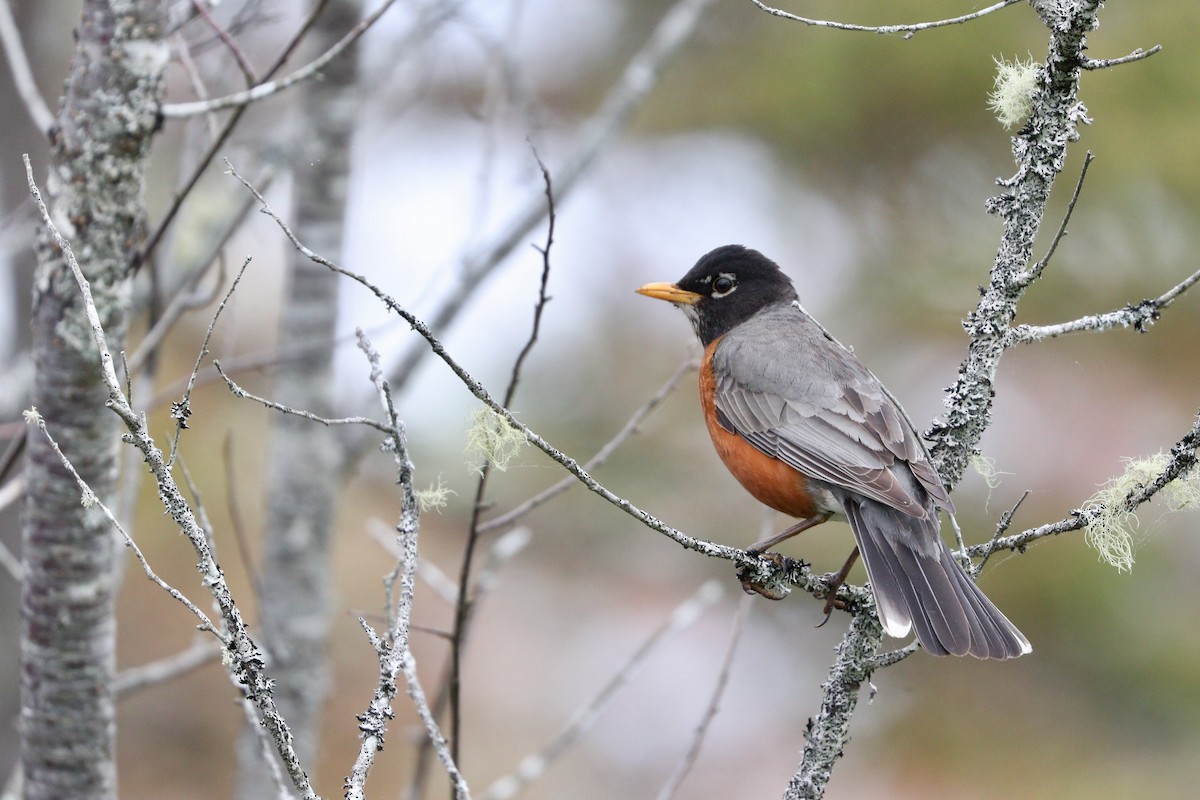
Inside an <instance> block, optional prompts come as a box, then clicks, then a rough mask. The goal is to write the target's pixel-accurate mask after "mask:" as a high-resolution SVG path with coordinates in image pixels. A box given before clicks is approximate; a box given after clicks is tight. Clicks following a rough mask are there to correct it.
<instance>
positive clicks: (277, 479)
mask: <svg viewBox="0 0 1200 800" xmlns="http://www.w3.org/2000/svg"><path fill="white" fill-rule="evenodd" d="M361 13H362V0H333V2H331V3H329V5H328V7H327V8H326V9H325V11H324V13H322V15H321V17H320V18H319V19H318V21H317V23H316V26H315V27H314V29H313V32H312V35H311V44H312V45H313V46H314V47H315V48H316V49H317V51H324V50H326V49H328V48H329V47H331V46H332V45H333V44H334V43H335V42H336V41H337V40H338V39H340V38H341V37H342V36H344V35H345V34H346V31H348V30H350V29H351V28H352V27H354V25H355V24H356V23H357V22H358V20H359V18H360V16H361ZM357 63H358V55H357V51H356V50H352V51H351V52H349V53H346V54H343V55H342V56H340V57H338V58H336V59H334V60H333V61H332V62H330V64H329V65H328V66H327V67H326V68H325V69H324V70H323V71H322V74H321V77H320V79H318V80H315V81H310V82H309V83H307V84H306V85H305V87H304V89H303V92H304V95H303V100H302V104H301V111H300V125H299V130H298V132H297V135H296V141H295V147H294V148H293V152H294V164H293V169H292V177H293V194H292V196H293V204H294V212H293V217H294V219H295V227H296V230H298V231H301V232H302V233H301V235H302V236H303V238H304V241H305V242H306V244H308V245H309V246H310V247H312V248H313V249H314V250H316V251H317V252H319V253H322V254H324V255H326V256H328V257H330V258H332V259H334V260H335V261H339V262H340V261H341V260H342V258H341V251H342V236H343V227H344V226H343V220H344V217H345V213H346V195H347V182H348V174H349V165H350V143H351V138H352V135H353V132H354V127H355V123H356V121H357V110H358V108H359V107H360V104H361V96H360V95H359V94H358V93H357V92H356V89H355V84H356V83H357V80H358V67H357ZM291 257H292V263H291V270H290V278H291V280H290V284H289V286H288V293H287V296H286V299H285V301H284V307H283V312H282V317H281V320H280V332H279V338H280V345H281V346H283V347H289V348H290V347H297V346H302V347H305V350H306V352H305V356H304V357H303V358H302V359H299V360H297V361H296V362H294V363H293V364H290V365H288V368H287V369H286V370H282V371H281V372H280V374H279V377H278V379H277V381H276V384H275V396H276V397H277V398H279V399H280V400H281V401H282V402H286V403H287V404H289V405H291V406H293V407H295V408H303V409H305V410H308V411H312V412H314V413H316V414H320V415H322V416H332V414H331V408H332V405H333V394H334V392H333V337H334V333H335V324H336V322H337V308H338V276H337V275H335V274H334V273H332V272H330V271H329V270H328V269H326V268H325V267H322V266H320V265H318V264H314V263H313V262H312V261H310V260H309V259H307V258H305V257H304V256H303V255H301V254H300V253H299V252H295V251H293V252H292V256H291ZM274 424H275V431H274V438H273V439H272V443H271V451H270V455H269V459H268V464H269V467H268V469H269V473H268V483H267V493H268V498H267V505H268V516H267V529H266V541H265V543H264V547H263V557H262V564H261V566H260V580H259V582H258V585H259V587H260V589H261V591H262V597H261V598H260V602H259V607H260V609H261V614H262V621H261V635H260V641H261V642H262V644H263V646H264V648H265V650H266V652H267V657H268V664H269V668H270V670H271V675H272V677H273V678H274V679H275V681H276V685H275V686H276V688H275V696H276V699H277V701H278V703H279V707H280V710H281V711H282V712H283V715H284V717H285V718H286V719H287V721H288V724H289V725H290V726H291V730H292V733H293V734H294V736H295V747H296V751H297V753H298V754H299V756H300V759H301V761H302V762H304V763H306V764H312V765H314V768H315V763H316V760H315V759H314V755H315V753H316V752H317V740H318V733H319V731H318V727H319V722H320V710H321V705H322V704H323V702H324V700H325V696H326V685H327V682H328V663H327V662H328V659H327V656H326V639H327V636H328V630H329V616H330V609H331V608H332V607H333V605H334V604H333V603H332V602H331V598H330V585H329V584H330V568H331V567H330V558H331V556H330V553H329V550H330V532H331V529H332V524H333V515H334V509H335V505H336V502H335V500H336V497H335V495H336V491H335V490H336V484H335V483H334V481H333V477H334V475H335V473H336V462H337V458H336V456H337V454H338V452H339V450H338V443H337V438H336V436H337V434H336V432H335V429H332V428H327V427H322V426H320V425H315V424H313V423H312V422H310V421H309V420H306V419H300V418H298V417H294V416H290V415H281V416H278V417H276V419H275V421H274ZM238 752H239V762H240V766H241V770H240V776H239V787H238V796H239V797H241V798H244V799H245V800H257V798H261V797H269V796H271V794H272V791H271V790H272V784H271V782H270V780H271V778H270V775H269V773H268V772H267V771H266V769H265V767H264V765H263V763H262V759H263V751H262V748H261V746H260V745H259V743H258V735H257V733H256V732H254V731H249V732H247V733H246V734H245V735H244V736H243V738H242V742H241V746H240V747H239V751H238Z"/></svg>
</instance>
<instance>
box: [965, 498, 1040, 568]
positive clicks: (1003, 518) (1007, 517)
mask: <svg viewBox="0 0 1200 800" xmlns="http://www.w3.org/2000/svg"><path fill="white" fill-rule="evenodd" d="M1027 497H1029V490H1028V489H1026V490H1025V491H1024V492H1023V493H1022V494H1021V496H1020V497H1019V498H1017V502H1015V503H1013V507H1012V508H1010V509H1009V510H1008V511H1005V512H1004V513H1003V514H1001V515H1000V521H999V522H997V523H996V532H995V533H994V534H993V535H992V541H991V542H989V544H988V549H987V550H986V552H985V553H984V556H983V558H982V559H980V561H979V564H978V565H976V566H975V567H974V573H975V574H976V575H978V574H979V573H980V572H982V571H983V568H984V566H985V565H986V564H987V562H988V559H989V558H991V557H992V553H994V552H996V542H998V541H1000V538H1001V537H1002V536H1004V534H1005V533H1007V532H1008V529H1009V528H1010V527H1011V526H1012V521H1013V517H1015V516H1016V514H1017V509H1019V508H1020V507H1021V504H1022V503H1024V502H1025V498H1027Z"/></svg>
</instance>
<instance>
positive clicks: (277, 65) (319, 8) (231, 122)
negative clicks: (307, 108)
mask: <svg viewBox="0 0 1200 800" xmlns="http://www.w3.org/2000/svg"><path fill="white" fill-rule="evenodd" d="M328 3H329V0H316V2H315V3H313V7H312V10H311V11H310V12H309V15H308V16H307V17H306V18H305V20H304V22H303V23H302V24H301V25H300V27H299V29H297V31H296V33H295V35H293V36H292V38H291V40H290V41H289V42H288V43H287V44H286V45H284V47H283V50H281V51H280V53H279V55H278V57H276V59H275V62H274V63H273V64H271V66H270V67H269V68H268V69H267V72H266V76H265V77H267V78H270V77H271V76H272V75H274V74H275V73H276V72H278V71H279V70H280V69H281V68H282V67H283V65H284V64H285V63H287V60H288V59H289V58H291V56H292V53H293V52H294V51H295V49H296V48H297V47H299V46H300V42H301V41H303V40H304V37H305V36H307V35H308V32H309V31H310V30H312V28H313V26H314V25H315V24H316V22H317V18H318V17H319V16H320V15H321V13H322V12H323V11H324V10H325V6H326V5H328ZM247 108H249V106H238V107H237V108H235V109H234V110H233V113H232V114H230V115H229V119H228V120H226V121H225V126H224V127H223V128H221V130H220V132H219V133H218V134H217V135H216V136H214V137H213V140H212V142H210V143H209V145H208V149H207V150H205V151H204V153H203V154H202V155H201V156H200V159H199V160H198V161H197V162H196V166H195V167H194V168H193V169H192V172H191V174H190V175H188V177H187V180H185V181H184V182H183V185H182V186H180V188H179V189H178V190H177V191H176V192H175V195H174V196H173V197H172V198H171V205H170V206H168V207H167V213H166V214H164V215H163V218H162V219H161V220H159V222H158V225H157V227H155V229H154V232H153V233H151V234H150V235H149V236H148V237H146V244H145V245H143V246H142V248H141V250H140V251H139V252H138V254H137V258H136V259H135V260H134V263H133V268H134V270H135V271H136V270H138V269H139V268H140V267H141V266H142V264H144V263H145V262H146V260H147V259H148V258H149V257H150V256H151V255H153V253H154V251H155V249H156V248H157V247H158V245H159V243H160V242H161V241H162V239H163V237H164V236H165V235H166V232H167V228H169V227H170V226H171V223H172V222H173V221H174V219H175V216H176V215H177V214H178V213H179V209H180V208H182V207H183V201H184V200H186V199H187V198H188V196H189V195H190V194H191V193H192V190H193V189H194V188H196V184H197V183H199V182H200V176H201V175H203V174H204V172H205V171H206V170H207V169H208V165H209V164H211V163H212V160H213V159H214V158H216V157H217V153H218V152H219V151H220V149H221V148H222V147H223V146H224V145H225V142H226V140H228V139H229V137H230V135H232V134H233V131H234V129H235V128H236V127H237V124H238V122H239V121H240V120H241V118H242V114H244V113H245V112H246V109H247Z"/></svg>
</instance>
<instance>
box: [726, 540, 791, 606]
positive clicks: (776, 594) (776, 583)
mask: <svg viewBox="0 0 1200 800" xmlns="http://www.w3.org/2000/svg"><path fill="white" fill-rule="evenodd" d="M746 552H747V554H748V555H751V556H756V557H759V558H763V559H765V560H767V561H770V562H771V563H772V564H774V565H775V566H776V567H778V568H779V569H780V570H781V571H782V570H786V569H787V568H788V566H789V565H790V562H791V559H789V558H787V557H786V556H781V555H780V554H779V553H760V552H757V551H751V550H747V551H746ZM737 576H738V580H740V581H741V582H742V591H744V592H745V593H746V594H759V595H762V596H763V597H765V598H767V599H768V600H782V599H783V598H785V597H787V596H788V592H789V591H790V590H789V589H788V587H787V584H785V583H784V582H782V581H781V580H779V578H778V577H775V576H772V577H770V578H769V580H766V581H764V580H763V579H762V577H763V576H762V574H761V573H760V572H758V571H757V570H755V569H754V568H753V567H750V566H743V567H740V568H739V569H738V572H737Z"/></svg>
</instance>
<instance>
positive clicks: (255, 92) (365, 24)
mask: <svg viewBox="0 0 1200 800" xmlns="http://www.w3.org/2000/svg"><path fill="white" fill-rule="evenodd" d="M395 2H396V0H384V3H383V5H381V6H380V7H379V8H377V9H376V10H375V11H374V12H372V13H371V14H370V15H368V16H367V17H364V18H363V20H362V21H361V22H359V23H358V24H357V25H355V26H354V27H353V28H351V29H350V31H349V32H348V33H347V34H346V35H345V36H343V37H342V38H341V39H340V40H338V42H337V44H335V45H334V46H333V47H331V48H329V49H328V50H326V51H325V52H324V53H322V54H321V55H319V56H317V58H315V59H313V60H312V61H311V62H309V63H308V64H306V65H305V66H303V67H301V68H300V69H298V70H296V71H295V72H293V73H291V74H290V75H288V76H286V77H283V78H280V79H279V80H276V81H267V82H266V83H260V84H259V85H257V86H255V87H253V88H250V89H246V90H245V91H241V92H234V93H233V94H228V95H225V96H224V97H214V98H212V99H211V100H197V101H195V102H191V103H167V104H165V105H163V107H162V115H163V116H164V117H166V118H168V119H177V118H180V117H194V116H196V115H197V114H207V113H209V112H212V111H219V110H220V109H222V108H235V107H238V106H246V105H249V104H251V103H254V102H256V101H258V100H262V99H264V98H267V97H270V96H271V95H274V94H278V93H279V92H282V91H284V90H285V89H290V88H291V87H293V86H295V85H296V84H298V83H300V82H301V81H306V80H308V79H309V78H312V77H314V76H315V75H317V74H318V73H320V71H321V69H322V68H323V67H324V66H325V65H326V64H328V63H329V62H330V61H332V60H333V59H335V58H337V57H338V56H339V55H341V54H342V52H343V51H344V50H345V49H346V48H348V47H349V46H350V45H352V44H354V43H355V42H356V41H358V37H360V36H362V35H363V34H364V33H366V32H367V30H368V29H370V27H371V26H372V25H374V24H375V22H376V21H377V20H378V19H379V18H380V17H382V16H383V15H384V13H386V12H387V10H388V9H389V8H391V7H392V4H393V3H395Z"/></svg>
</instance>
